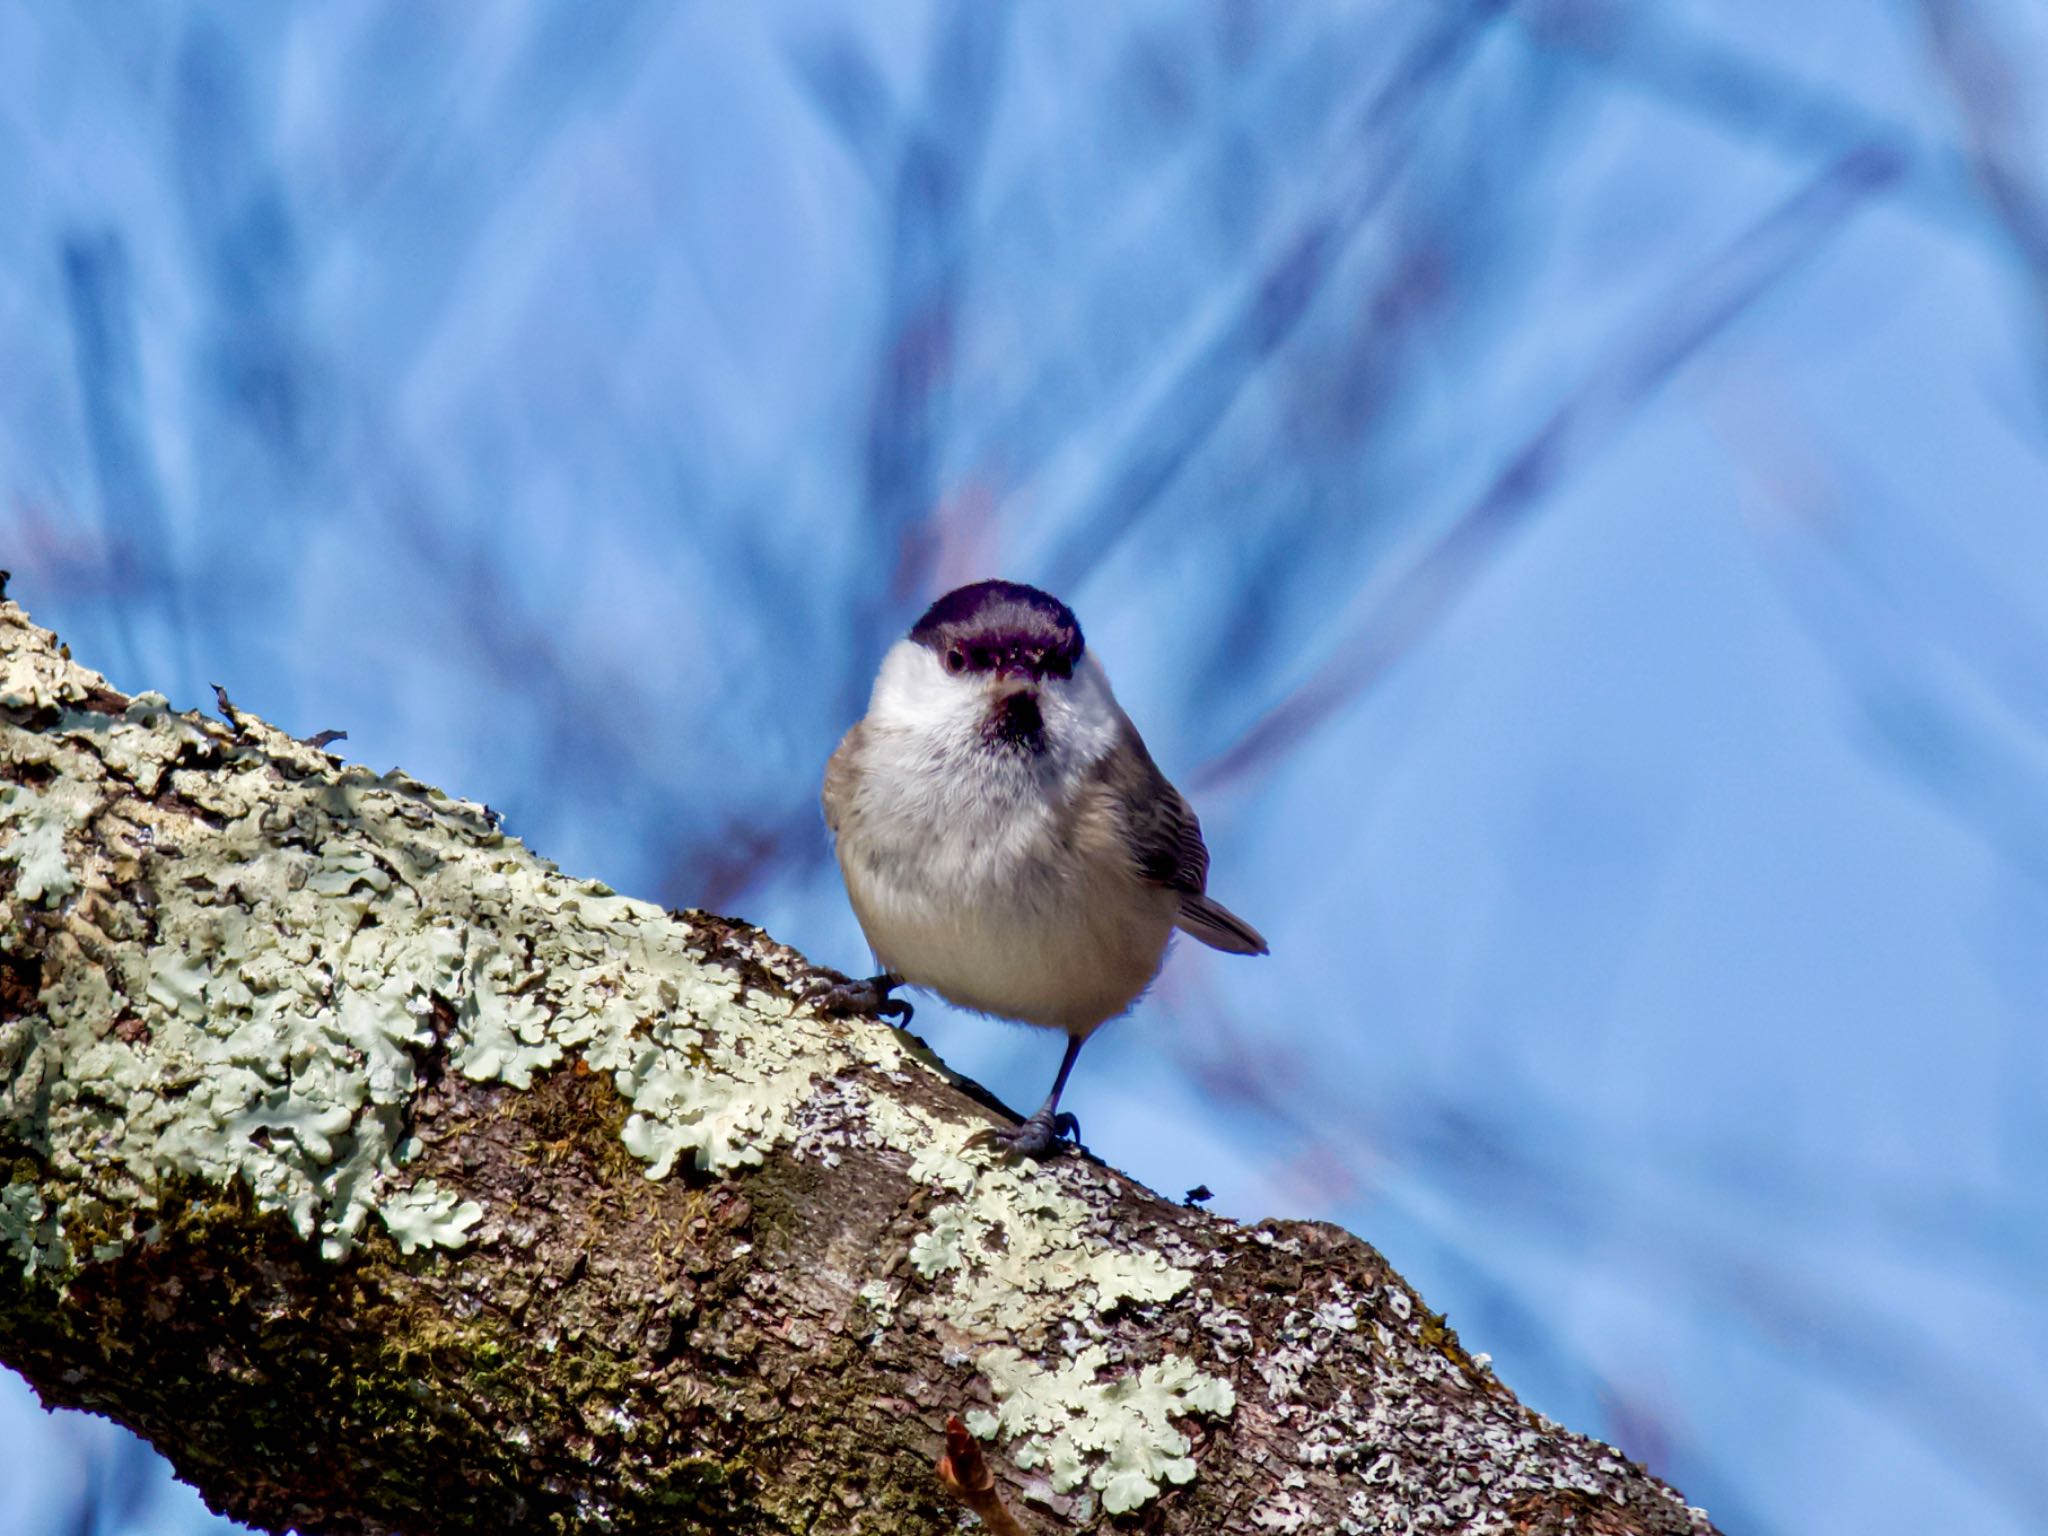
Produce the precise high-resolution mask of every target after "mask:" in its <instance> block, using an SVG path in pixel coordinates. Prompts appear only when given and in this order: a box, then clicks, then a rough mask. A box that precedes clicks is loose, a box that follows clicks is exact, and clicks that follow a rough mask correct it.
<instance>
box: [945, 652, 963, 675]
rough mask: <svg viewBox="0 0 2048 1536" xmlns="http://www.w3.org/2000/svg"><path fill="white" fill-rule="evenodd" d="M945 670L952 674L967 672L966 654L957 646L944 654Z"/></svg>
mask: <svg viewBox="0 0 2048 1536" xmlns="http://www.w3.org/2000/svg"><path fill="white" fill-rule="evenodd" d="M946 670H947V671H948V672H954V673H959V672H965V671H966V670H967V653H966V652H965V651H963V650H961V649H960V647H959V646H957V645H956V646H954V647H953V648H952V649H951V650H949V651H947V652H946Z"/></svg>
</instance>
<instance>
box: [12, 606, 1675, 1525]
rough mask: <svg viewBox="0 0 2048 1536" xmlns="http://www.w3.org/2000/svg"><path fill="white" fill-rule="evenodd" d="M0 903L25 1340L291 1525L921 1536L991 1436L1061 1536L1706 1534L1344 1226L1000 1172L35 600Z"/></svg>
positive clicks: (444, 815)
mask: <svg viewBox="0 0 2048 1536" xmlns="http://www.w3.org/2000/svg"><path fill="white" fill-rule="evenodd" d="M0 918H4V923H0V1357H4V1358H6V1359H8V1360H9V1361H10V1362H11V1363H14V1364H16V1365H17V1366H19V1367H20V1368H22V1369H24V1370H25V1371H27V1372H28V1374H29V1375H30V1377H31V1379H32V1380H34V1381H36V1383H37V1384H38V1386H39V1387H40V1388H41V1389H42V1390H43V1391H44V1393H45V1394H46V1396H49V1397H50V1398H51V1399H52V1400H55V1401H59V1402H73V1403H79V1404H83V1405H86V1406H93V1407H98V1408H102V1409H104V1410H105V1411H108V1412H110V1413H112V1414H114V1415H115V1416H116V1417H119V1418H121V1419H123V1420H124V1421H125V1422H128V1423H131V1424H133V1425H135V1426H136V1427H138V1428H139V1429H141V1430H142V1431H143V1432H144V1433H145V1434H150V1435H152V1436H153V1437H156V1438H158V1439H159V1440H160V1441H165V1440H168V1441H170V1442H171V1443H170V1444H169V1445H168V1447H167V1448H169V1449H171V1450H172V1452H173V1454H174V1456H175V1457H176V1459H177V1462H178V1465H179V1467H180V1470H181V1471H182V1472H183V1473H185V1475H187V1476H188V1477H191V1478H192V1479H193V1480H194V1481H195V1482H197V1483H198V1484H199V1486H200V1488H201V1490H202V1492H204V1493H206V1494H207V1496H208V1497H209V1499H211V1500H212V1501H214V1502H215V1503H216V1504H217V1505H218V1506H220V1507H223V1508H226V1509H228V1510H229V1511H231V1512H233V1513H236V1514H239V1515H241V1516H243V1517H244V1518H247V1519H251V1520H252V1521H254V1522H256V1523H258V1524H265V1525H269V1526H271V1527H273V1528H282V1527H283V1526H285V1525H287V1524H294V1525H297V1526H299V1527H300V1528H302V1529H306V1530H334V1531H356V1530H361V1531H381V1530H395V1529H406V1530H409V1531H412V1532H413V1533H414V1536H419V1533H420V1532H422V1531H426V1530H435V1531H440V1530H447V1531H467V1530H501V1529H508V1528H516V1529H540V1530H558V1531H582V1530H634V1529H651V1528H660V1529H685V1530H690V1529H699V1530H707V1531H711V1530H716V1531H725V1530H763V1531H785V1530H791V1531H793V1530H815V1531H819V1532H825V1531H841V1530H843V1531H876V1532H880V1531H889V1532H899V1531H923V1530H931V1531H937V1530H942V1529H949V1528H950V1526H951V1519H952V1517H951V1514H950V1513H949V1511H948V1509H947V1506H945V1505H944V1503H943V1502H942V1501H941V1500H940V1499H939V1497H938V1495H937V1493H936V1489H935V1486H934V1484H933V1482H932V1478H931V1464H932V1459H933V1457H934V1455H935V1454H936V1451H937V1448H938V1446H939V1445H940V1443H941V1441H942V1438H943V1427H944V1423H945V1419H946V1417H947V1416H948V1414H949V1413H963V1414H968V1415H969V1422H970V1424H971V1425H973V1426H974V1427H975V1428H976V1429H977V1431H979V1432H981V1433H983V1434H984V1435H985V1436H987V1437H989V1438H991V1440H992V1442H993V1444H992V1446H991V1450H992V1453H994V1455H993V1459H994V1462H995V1465H996V1467H997V1471H998V1476H999V1477H1000V1478H1003V1479H1005V1480H1006V1487H1007V1490H1008V1492H1009V1494H1010V1495H1011V1496H1013V1502H1014V1501H1021V1504H1022V1507H1023V1508H1024V1509H1026V1510H1027V1511H1029V1512H1030V1518H1033V1519H1035V1520H1036V1521H1038V1523H1039V1524H1040V1525H1041V1526H1042V1527H1043V1528H1045V1529H1047V1530H1057V1529H1086V1528H1089V1527H1090V1526H1091V1525H1092V1524H1095V1523H1098V1522H1100V1521H1101V1520H1103V1519H1105V1518H1107V1519H1110V1520H1112V1521H1115V1522H1118V1523H1119V1528H1122V1527H1124V1526H1129V1527H1130V1528H1133V1529H1157V1530H1184V1531H1211V1530H1240V1529H1242V1530H1259V1529H1272V1530H1294V1529H1314V1530H1346V1531H1361V1532H1362V1531H1372V1530H1381V1529H1394V1528H1400V1529H1411V1528H1412V1529H1438V1528H1440V1529H1465V1528H1469V1529H1486V1528H1502V1529H1506V1528H1511V1525H1512V1522H1514V1521H1520V1522H1521V1523H1522V1525H1523V1527H1524V1528H1529V1529H1539V1528H1544V1527H1543V1521H1544V1520H1546V1519H1549V1518H1550V1512H1554V1513H1555V1514H1556V1517H1557V1519H1558V1520H1563V1519H1564V1518H1565V1517H1566V1515H1568V1514H1571V1515H1572V1518H1577V1515H1576V1514H1572V1511H1571V1509H1568V1508H1567V1504H1568V1501H1566V1500H1565V1499H1564V1495H1563V1493H1561V1492H1560V1490H1564V1491H1567V1492H1569V1493H1570V1494H1571V1496H1572V1498H1575V1499H1580V1500H1585V1501H1591V1503H1592V1506H1593V1507H1595V1508H1596V1509H1598V1510H1601V1511H1605V1512H1606V1514H1605V1515H1603V1516H1602V1518H1608V1517H1609V1516H1611V1517H1612V1518H1613V1519H1615V1520H1620V1521H1622V1522H1623V1523H1621V1524H1618V1525H1613V1526H1612V1528H1613V1529H1626V1530H1637V1529H1640V1530H1644V1531H1660V1532H1663V1531H1669V1532H1678V1531H1693V1530H1704V1529H1706V1528H1707V1527H1706V1526H1705V1523H1704V1520H1703V1517H1698V1516H1697V1515H1696V1513H1694V1512H1689V1511H1687V1510H1686V1509H1685V1507H1684V1505H1683V1504H1682V1503H1681V1502H1680V1501H1678V1500H1677V1499H1676V1498H1675V1496H1674V1495H1672V1494H1671V1493H1670V1491H1669V1490H1668V1489H1667V1488H1665V1487H1664V1486H1663V1485H1661V1484H1659V1483H1657V1482H1656V1481H1655V1480H1654V1479H1650V1478H1648V1477H1647V1476H1645V1475H1644V1474H1643V1473H1642V1472H1641V1471H1640V1469H1638V1468H1634V1467H1632V1466H1630V1465H1629V1464H1628V1463H1627V1462H1626V1461H1624V1460H1623V1459H1621V1458H1620V1457H1619V1456H1617V1455H1616V1453H1614V1452H1612V1451H1610V1450H1608V1449H1607V1448H1606V1447H1602V1446H1599V1445H1597V1444H1595V1443H1593V1442H1589V1441H1583V1440H1580V1439H1578V1438H1577V1437H1573V1436H1570V1435H1567V1434H1565V1433H1564V1432H1563V1431H1561V1430H1558V1429H1556V1428H1555V1426H1550V1425H1547V1424H1545V1423H1543V1422H1542V1421H1540V1420H1537V1419H1534V1418H1533V1417H1532V1416H1530V1415H1528V1414H1526V1412H1525V1411H1524V1410H1522V1409H1521V1408H1520V1406H1519V1405H1518V1404H1516V1403H1515V1402H1514V1399H1513V1398H1512V1396H1511V1395H1509V1394H1508V1393H1507V1391H1506V1390H1505V1388H1503V1387H1502V1386H1501V1385H1500V1384H1499V1383H1498V1382H1496V1381H1495V1380H1493V1378H1492V1377H1491V1376H1490V1374H1488V1373H1487V1372H1485V1371H1483V1370H1480V1369H1477V1368H1475V1367H1474V1366H1473V1364H1472V1362H1471V1361H1470V1360H1469V1359H1468V1358H1467V1357H1466V1356H1464V1354H1463V1353H1462V1351H1460V1350H1459V1349H1458V1347H1457V1345H1456V1340H1455V1338H1454V1337H1453V1336H1452V1335H1450V1334H1449V1332H1448V1330H1446V1329H1445V1328H1443V1326H1442V1324H1441V1320H1439V1319H1434V1318H1433V1317H1432V1316H1431V1315H1430V1314H1429V1313H1428V1312H1427V1310H1426V1309H1424V1308H1422V1307H1421V1305H1420V1303H1419V1302H1418V1301H1417V1300H1416V1299H1415V1298H1414V1296H1413V1294H1412V1293H1411V1292H1409V1291H1408V1290H1407V1288H1406V1287H1405V1285H1403V1283H1402V1282H1401V1281H1400V1280H1399V1278H1398V1277H1397V1276H1395V1275H1394V1274H1393V1273H1392V1272H1391V1270H1389V1269H1388V1268H1387V1267H1386V1266H1385V1264H1384V1262H1383V1261H1381V1260H1380V1259H1379V1257H1378V1255H1376V1254H1374V1253H1373V1252H1372V1251H1371V1250H1370V1249H1369V1248H1367V1247H1365V1246H1364V1245H1363V1244H1361V1243H1358V1242H1357V1241H1356V1240H1355V1239H1352V1238H1350V1237H1348V1236H1345V1235H1343V1234H1338V1233H1335V1232H1334V1231H1331V1230H1325V1229H1320V1228H1314V1227H1303V1226H1293V1227H1288V1226H1265V1227H1258V1228H1244V1227H1241V1226H1238V1225H1236V1224H1234V1223H1231V1222H1228V1221H1224V1220H1221V1219H1219V1218H1216V1217H1212V1216H1209V1215H1206V1214H1204V1213H1201V1212H1198V1211H1192V1210H1188V1209H1185V1208H1183V1207H1179V1206H1176V1205H1173V1204H1171V1203H1168V1202H1165V1201H1162V1200H1160V1199H1158V1198H1157V1197H1156V1196H1153V1195H1151V1194H1149V1192H1147V1191H1144V1190H1142V1189H1139V1188H1137V1187H1136V1186H1134V1185H1132V1184H1131V1183H1130V1182H1129V1181H1127V1180H1125V1179H1123V1178H1121V1177H1120V1176H1119V1175H1117V1174H1115V1173H1114V1172H1113V1171H1111V1170H1108V1169H1105V1168H1102V1167H1101V1166H1099V1165H1097V1164H1095V1163H1093V1162H1091V1161H1089V1160H1087V1159H1085V1158H1079V1157H1076V1158H1069V1159H1065V1160H1062V1161H1060V1162H1057V1163H1055V1164H1052V1165H1049V1166H1045V1167H1038V1166H1031V1165H1026V1166H1013V1165H1010V1164H1007V1163H1004V1162H1002V1161H1000V1160H998V1159H996V1158H994V1157H993V1156H992V1155H990V1154H987V1153H984V1152H980V1151H977V1150H974V1149H972V1148H970V1146H969V1144H968V1143H969V1138H970V1136H971V1135H972V1134H973V1132H975V1131H976V1130H978V1129H979V1128H980V1127H981V1125H982V1124H983V1123H985V1114H986V1111H985V1110H984V1109H983V1108H982V1105H981V1103H980V1101H979V1100H978V1099H977V1098H975V1097H973V1096H972V1095H970V1094H968V1093H966V1092H964V1091H963V1089H962V1086H961V1085H960V1084H959V1083H958V1082H957V1081H956V1080H955V1079H953V1078H951V1077H950V1076H949V1075H948V1074H947V1073H946V1072H945V1071H944V1070H943V1069H942V1068H941V1067H939V1066H938V1065H937V1064H936V1063H935V1062H933V1061H932V1059H931V1058H930V1056H929V1054H928V1053H927V1052H925V1051H924V1050H922V1049H921V1048H920V1047H919V1046H918V1045H917V1044H916V1043H915V1042H914V1041H912V1040H910V1039H909V1038H908V1037H905V1036H903V1035H901V1034H900V1033H898V1032H897V1031H894V1030H891V1029H888V1028H886V1027H883V1026H880V1025H877V1024H873V1023H870V1022H866V1021H855V1020H845V1019H838V1018H832V1017H827V1016H824V1015H821V1014H819V1013H818V1012H816V1011H815V1010H813V1009H812V1008H811V1007H809V1006H808V1005H807V1004H806V1003H805V1002H804V1001H803V999H804V997H805V995H806V992H807V989H808V985H809V983H810V982H811V981H812V980H813V979H814V977H815V974H816V973H814V972H813V971H812V970H811V969H810V967H809V966H808V965H807V964H806V963H805V962H804V961H803V960H802V958H801V957H799V956H797V955H795V954H794V953H792V952H791V951H789V950H787V949H784V948H783V947H781V946H779V945H777V944H775V943H773V942H772V941H771V940H769V939H767V938H766V937H765V936H764V935H761V934H760V933H759V932H758V931H756V930H753V929H750V928H747V927H746V926H745V925H742V924H737V923H732V922H729V921H727V920H724V919H720V918H716V917H713V916H711V915H709V914H701V913H698V914H670V913H665V912H662V911H661V910H659V909H658V908H656V907H654V906H651V905H649V904H647V903H645V902H639V901H634V900H631V899H629V898H626V897H622V896H619V895H617V894H615V893H613V892H611V891H609V890H607V889H606V888H604V887H603V886H601V885H598V884H596V883H595V882H590V881H578V880H573V879H570V878H568V877H566V876H564V875H562V874H561V873H560V872H559V871H557V870H555V869H554V868H553V867H552V866H551V865H549V864H548V863H546V861H544V860H542V859H539V858H537V857H536V856H534V855H533V854H532V853H531V852H530V851H528V850H527V849H525V848H524V847H523V846H522V845H521V844H520V843H519V842H518V841H517V840H516V839H515V838H512V837H510V836H508V835H506V834H505V833H504V832H503V831H502V830H501V829H500V828H499V827H498V825H497V824H496V820H495V818H494V817H492V816H491V815H490V814H489V813H488V812H486V811H485V810H484V809H483V808H481V807H479V806H475V805H472V804H468V803H466V802H463V801H460V800H455V799H452V798H450V797H448V796H446V795H444V794H442V793H441V792H439V791H437V790H434V789H431V788H429V787H427V786H424V785H421V784H418V783H416V782H414V781H413V780H411V779H409V778H407V777H406V776H404V775H403V774H400V773H396V772H393V773H387V774H381V775H379V774H373V773H371V772H369V771H367V770H365V769H363V768H361V767H356V766H346V765H343V764H341V763H339V762H338V761H337V760H335V759H334V758H332V757H330V756H328V755H327V754H326V753H325V752H323V751H320V750H318V749H316V748H314V747H311V746H308V745H306V744H304V743H301V742H298V741H295V740H293V739H292V738H290V737H288V736H286V735H284V734H283V733H281V732H278V731H276V730H274V729H272V728H271V727H269V726H266V725H264V724H263V723H262V722H261V721H259V720H256V719H255V718H254V717H252V716H249V715H247V714H245V713H242V712H239V711H237V712H236V713H235V714H234V715H233V717H232V720H231V722H230V723H227V724H223V723H220V722H216V721H212V720H209V719H205V718H202V717H200V716H198V715H196V714H183V713H179V712H177V711H174V710H172V709H170V708H169V707H168V705H167V704H166V703H165V701H164V700H163V699H162V698H160V697H158V696H155V695H151V694H142V695H138V696H135V697H133V698H129V697H127V696H125V695H122V694H120V693H118V692H117V691H115V690H114V689H113V688H111V687H110V686H109V685H108V684H107V683H106V681H105V680H104V679H102V678H100V677H99V676H98V675H97V674H95V673H92V672H89V671H87V670H85V669H84V668H82V667H79V666H77V665H75V664H73V663H72V662H70V661H69V659H68V657H66V656H64V655H63V654H62V653H61V652H60V651H59V649H58V648H57V647H56V645H55V642H54V639H53V637H51V636H49V635H47V634H46V633H45V632H43V631H41V630H38V629H36V628H35V627H34V626H32V625H30V624H29V623H28V622H27V620H26V619H25V617H24V616H23V615H22V614H21V613H20V611H19V610H18V609H17V608H15V607H13V606H12V605H8V604H0ZM1573 1508H1576V1506H1573ZM1396 1519H1398V1520H1400V1521H1402V1522H1405V1523H1404V1524H1402V1525H1399V1526H1394V1525H1390V1524H1389V1522H1390V1521H1393V1520H1396ZM1595 1528H1602V1527H1595Z"/></svg>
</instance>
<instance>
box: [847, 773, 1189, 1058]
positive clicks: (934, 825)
mask: <svg viewBox="0 0 2048 1536" xmlns="http://www.w3.org/2000/svg"><path fill="white" fill-rule="evenodd" d="M960 780H961V776H960V775H958V774H955V775H953V776H952V777H951V780H950V781H949V779H948V777H947V776H945V775H937V776H928V777H926V778H925V779H924V780H923V781H922V783H921V788H920V789H919V791H918V792H915V793H908V794H903V793H898V794H874V793H870V794H866V795H863V796H862V797H861V800H860V803H859V805H858V807H857V811H856V814H854V815H853V816H851V817H849V818H848V820H847V822H846V823H845V824H844V825H842V827H841V828H840V833H839V842H838V855H839V863H840V868H841V871H842V873H843V874H844V876H845V879H846V888H847V893H848V895H849V897H850V898H851V899H852V902H853V908H854V912H855V915H856V916H857V917H858V918H859V919H860V924H861V927H862V929H863V931H864V932H865V933H866V934H867V938H868V942H869V944H870V945H871V946H872V947H873V948H874V951H875V954H876V957H877V958H878V959H879V960H880V961H881V962H882V963H883V964H884V965H886V966H887V967H888V968H889V969H891V970H893V971H895V972H897V973H898V974H899V975H901V976H903V977H904V979H905V980H907V981H909V982H911V983H912V984H914V985H917V986H923V987H927V988H930V989H931V990H933V991H935V992H938V993H939V994H940V995H941V996H943V997H946V998H947V999H949V1000H950V1001H952V1002H954V1003H957V1004H959V1005H960V1006H962V1007H965V1008H972V1009H975V1010H977V1011H980V1012H983V1013H993V1014H999V1015H1002V1016H1004V1017H1007V1018H1014V1019H1021V1020H1023V1021H1025V1022H1027V1023H1033V1024H1042V1025H1046V1026H1049V1027H1053V1028H1059V1029H1064V1030H1067V1031H1069V1032H1070V1033H1080V1034H1085V1033H1087V1032H1088V1031H1089V1030H1091V1029H1093V1028H1094V1027H1095V1026H1096V1025H1097V1024H1100V1023H1101V1022H1103V1020H1105V1019H1108V1018H1111V1017H1114V1016H1115V1015H1116V1014H1118V1013H1121V1012H1123V1011H1124V1010H1125V1009H1126V1008H1128V1007H1129V1006H1130V1005H1131V1004H1132V1003H1133V1002H1134V1001H1136V999H1137V997H1138V996H1139V994H1140V993H1142V992H1143V991H1144V989H1145V988H1146V987H1147V986H1148V985H1149V984H1150V983H1151V980H1152V978H1153V976H1154V975H1155V974H1156V973H1157V972H1158V969H1159V963H1160V960H1161V958H1162V957H1163V955H1164V953H1165V949H1166V943H1167V939H1168V937H1169V936H1170V934H1171V931H1172V902H1171V900H1170V899H1169V898H1167V896H1166V893H1164V892H1161V891H1158V890H1156V889H1154V888H1152V887H1150V886H1148V885H1146V884H1145V883H1144V882H1142V881H1140V880H1138V879H1137V878H1135V876H1134V874H1133V872H1132V871H1131V870H1130V868H1129V864H1128V859H1127V857H1126V856H1125V855H1124V854H1123V853H1122V851H1121V849H1120V846H1119V844H1118V840H1117V835H1116V829H1115V828H1114V827H1113V826H1111V825H1109V824H1108V822H1107V820H1106V818H1103V817H1097V816H1094V815H1092V814H1091V812H1090V808H1089V806H1087V805H1086V804H1084V803H1081V802H1079V801H1077V800H1076V799H1074V798H1073V797H1067V798H1066V799H1059V798H1055V797H1052V796H1049V795H1048V794H1047V793H1046V792H1045V790H1044V787H1043V786H1042V785H1041V784H1038V783H1035V782H1033V781H1031V780H1030V779H1029V778H1028V777H1026V776H1025V775H1023V774H1021V773H1017V774H1007V773H1005V772H1003V771H1001V765H997V771H994V772H990V773H986V774H983V775H982V776H981V777H980V778H979V779H978V780H970V781H968V782H967V783H966V784H965V785H963V784H962V783H961V782H960ZM898 782H899V783H919V782H920V781H919V780H916V779H912V778H905V779H900V780H899V781H898ZM868 787H869V788H871V789H872V788H873V787H874V780H873V776H872V775H871V776H870V779H869V785H868ZM963 788H964V789H965V790H966V792H964V793H962V792H960V791H961V790H962V789H963Z"/></svg>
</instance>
